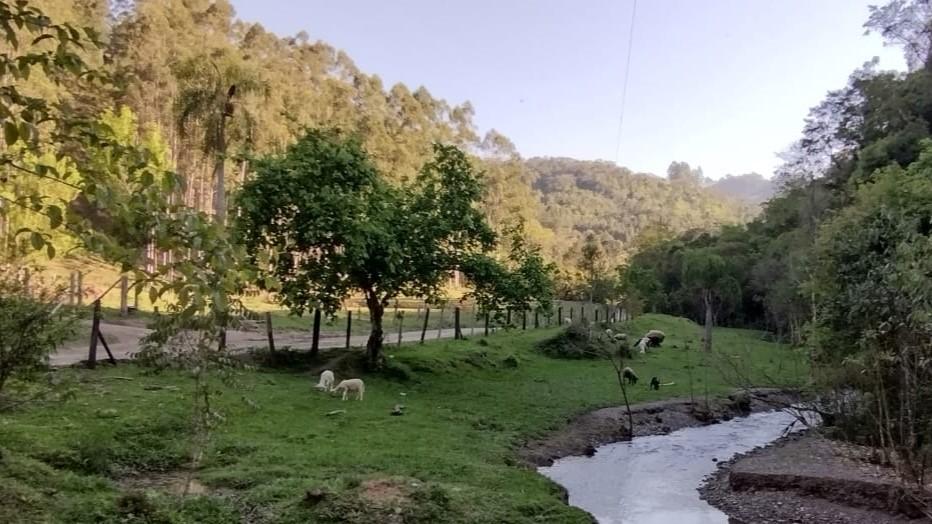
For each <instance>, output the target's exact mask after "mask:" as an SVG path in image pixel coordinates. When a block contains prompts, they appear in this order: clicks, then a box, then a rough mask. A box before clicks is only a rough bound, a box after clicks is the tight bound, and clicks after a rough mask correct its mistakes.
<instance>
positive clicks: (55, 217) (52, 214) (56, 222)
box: [45, 206, 64, 229]
mask: <svg viewBox="0 0 932 524" xmlns="http://www.w3.org/2000/svg"><path fill="white" fill-rule="evenodd" d="M45 214H46V215H48V217H49V227H51V228H52V229H56V228H57V227H59V226H61V224H62V222H63V221H64V219H63V218H62V211H61V208H60V207H58V206H48V207H47V208H45Z"/></svg>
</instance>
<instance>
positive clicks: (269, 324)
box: [265, 311, 275, 354]
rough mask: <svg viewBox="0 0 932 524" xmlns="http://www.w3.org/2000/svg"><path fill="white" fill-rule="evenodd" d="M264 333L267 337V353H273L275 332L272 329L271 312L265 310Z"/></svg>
mask: <svg viewBox="0 0 932 524" xmlns="http://www.w3.org/2000/svg"><path fill="white" fill-rule="evenodd" d="M265 334H266V336H267V337H268V338H269V353H272V354H274V353H275V332H274V331H273V330H272V312H271V311H266V312H265Z"/></svg>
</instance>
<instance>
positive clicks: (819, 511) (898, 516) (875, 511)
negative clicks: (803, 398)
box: [699, 432, 932, 524]
mask: <svg viewBox="0 0 932 524" xmlns="http://www.w3.org/2000/svg"><path fill="white" fill-rule="evenodd" d="M875 459H876V457H875V456H874V453H873V452H872V450H870V449H868V448H863V447H860V446H853V445H849V444H844V443H840V442H836V441H830V440H826V439H824V438H822V437H820V436H818V435H817V434H816V433H815V432H810V433H807V434H796V435H790V436H787V437H784V438H782V439H780V440H778V441H776V442H775V443H773V444H771V445H769V446H766V447H763V448H758V449H756V450H753V451H751V452H749V453H746V454H743V455H738V456H737V457H735V458H733V459H731V460H729V461H726V462H723V463H721V464H720V465H719V469H718V470H717V471H716V472H715V473H713V474H712V475H710V476H709V478H708V479H707V481H706V483H705V484H703V486H702V487H701V488H700V489H699V491H700V494H701V496H702V498H703V499H705V500H706V501H708V502H709V503H710V504H712V505H713V506H715V507H717V508H719V509H721V510H722V511H724V512H725V513H727V514H728V515H729V517H731V518H732V521H733V522H736V523H747V524H751V523H754V524H771V523H774V524H776V523H787V522H805V523H807V524H822V523H824V524H829V523H831V524H835V523H842V522H845V523H851V524H875V523H901V522H903V523H905V522H911V523H915V522H929V521H930V520H932V519H930V518H929V517H928V513H927V512H928V511H929V510H932V498H929V494H928V493H921V492H919V491H918V490H916V489H915V488H914V487H912V486H904V485H903V484H902V483H900V482H899V479H898V478H897V476H896V474H895V472H893V471H892V470H891V469H890V468H888V467H883V466H881V465H879V464H877V463H876V462H877V461H876V460H875Z"/></svg>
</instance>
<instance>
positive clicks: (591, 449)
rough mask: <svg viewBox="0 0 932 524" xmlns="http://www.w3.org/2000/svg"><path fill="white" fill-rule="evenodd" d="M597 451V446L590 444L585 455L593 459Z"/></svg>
mask: <svg viewBox="0 0 932 524" xmlns="http://www.w3.org/2000/svg"><path fill="white" fill-rule="evenodd" d="M595 451H596V450H595V446H593V445H592V444H589V445H587V446H586V449H585V451H584V453H585V454H586V456H587V457H591V456H593V455H595Z"/></svg>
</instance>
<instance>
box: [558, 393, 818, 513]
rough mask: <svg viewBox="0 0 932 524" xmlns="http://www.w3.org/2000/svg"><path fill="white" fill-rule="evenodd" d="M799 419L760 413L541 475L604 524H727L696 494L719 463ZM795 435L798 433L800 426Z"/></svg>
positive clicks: (613, 450)
mask: <svg viewBox="0 0 932 524" xmlns="http://www.w3.org/2000/svg"><path fill="white" fill-rule="evenodd" d="M794 420H795V419H794V417H793V416H792V415H790V414H788V413H784V412H782V411H772V412H768V413H757V414H753V415H750V416H748V417H744V418H736V419H732V420H730V421H727V422H722V423H720V424H713V425H711V426H702V427H697V428H686V429H681V430H679V431H675V432H673V433H670V434H668V435H655V436H649V437H638V438H635V439H634V440H632V441H630V442H618V443H615V444H609V445H606V446H602V447H600V448H598V449H597V450H596V453H595V455H593V456H592V457H567V458H564V459H560V460H558V461H556V462H555V463H554V464H553V466H550V467H546V468H540V472H541V473H543V474H544V475H546V476H547V477H549V478H551V479H553V480H554V481H555V482H557V483H559V484H560V485H562V486H563V487H565V488H566V489H567V491H568V492H569V498H570V500H569V502H570V504H571V505H573V506H576V507H579V508H582V509H584V510H586V511H588V512H589V513H591V514H592V515H594V516H595V517H596V519H598V521H599V522H600V523H602V524H622V523H630V524H635V523H636V524H667V523H676V524H727V523H728V517H727V516H726V515H725V514H724V513H722V512H721V511H719V510H717V509H715V508H713V507H712V506H710V505H709V504H707V503H706V502H705V501H704V500H701V499H699V492H698V491H696V488H698V487H699V485H700V484H701V483H702V479H703V478H704V477H705V476H706V475H708V474H710V473H712V472H713V471H714V470H715V467H716V463H715V461H713V460H712V459H716V460H718V461H723V460H728V459H730V458H731V457H733V456H734V455H736V454H738V453H743V452H745V451H749V450H751V449H753V448H755V447H757V446H762V445H764V444H768V443H770V442H772V441H774V440H776V439H778V438H779V437H780V436H782V435H783V434H784V431H785V430H786V429H787V427H788V426H790V425H791V424H793V422H794ZM793 428H794V429H801V428H800V427H799V424H796V425H794V426H793Z"/></svg>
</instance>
